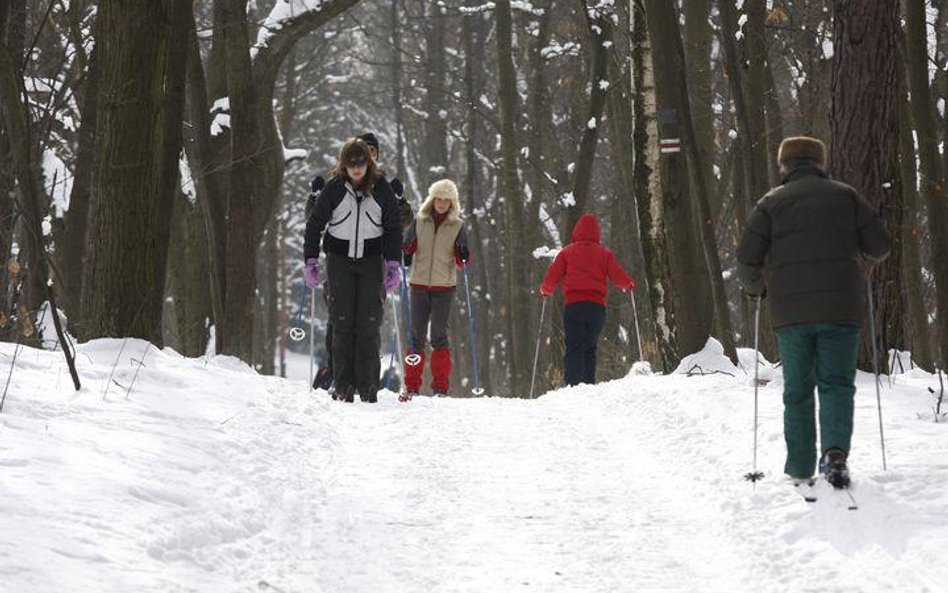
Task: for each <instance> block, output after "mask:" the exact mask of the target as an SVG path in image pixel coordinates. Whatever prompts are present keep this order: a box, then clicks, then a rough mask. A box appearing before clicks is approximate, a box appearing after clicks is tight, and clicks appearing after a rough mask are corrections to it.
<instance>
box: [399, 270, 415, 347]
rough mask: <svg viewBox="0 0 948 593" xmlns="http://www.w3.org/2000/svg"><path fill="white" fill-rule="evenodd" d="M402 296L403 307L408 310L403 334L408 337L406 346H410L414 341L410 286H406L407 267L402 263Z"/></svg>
mask: <svg viewBox="0 0 948 593" xmlns="http://www.w3.org/2000/svg"><path fill="white" fill-rule="evenodd" d="M402 298H403V299H404V300H405V308H406V310H407V311H408V318H407V319H405V328H406V330H405V335H406V336H407V338H408V347H409V348H412V346H413V344H414V343H415V340H414V337H413V336H412V331H411V288H410V287H409V286H408V268H407V267H406V266H405V264H402Z"/></svg>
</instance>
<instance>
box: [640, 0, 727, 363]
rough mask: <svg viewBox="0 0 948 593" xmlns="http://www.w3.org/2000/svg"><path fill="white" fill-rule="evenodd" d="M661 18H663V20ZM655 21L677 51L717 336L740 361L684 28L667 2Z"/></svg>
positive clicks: (683, 119) (686, 142)
mask: <svg viewBox="0 0 948 593" xmlns="http://www.w3.org/2000/svg"><path fill="white" fill-rule="evenodd" d="M658 21H661V23H660V24H659V23H658ZM653 22H656V25H657V26H659V27H661V28H660V29H659V30H660V31H661V32H662V34H663V36H665V35H667V36H669V37H670V38H671V42H672V44H674V45H673V47H674V49H675V50H677V51H675V52H674V53H671V54H665V58H666V59H668V58H671V62H672V70H673V71H675V72H676V73H677V76H678V84H679V89H678V90H679V92H678V101H677V106H676V107H675V109H677V110H678V111H679V113H681V123H680V125H679V130H680V131H681V132H682V134H681V138H682V141H683V143H684V145H685V148H686V151H687V154H688V159H689V163H688V164H689V167H688V169H689V171H690V172H691V180H692V183H693V185H694V196H695V198H696V199H697V203H698V216H699V217H700V228H701V240H702V246H703V251H704V259H705V264H706V266H707V273H708V276H709V277H710V278H709V280H710V285H711V296H712V299H713V306H714V327H715V334H716V336H717V338H718V339H719V340H720V341H721V344H722V345H723V346H724V354H725V355H726V356H727V357H728V358H730V359H731V361H732V362H734V363H735V364H737V362H738V360H737V349H736V347H735V345H734V330H733V329H732V326H731V312H730V308H729V305H728V299H727V293H726V292H725V291H724V277H723V276H722V274H721V258H720V256H719V255H718V244H717V238H716V235H715V232H714V231H715V225H714V220H713V219H712V218H711V199H710V195H709V193H710V192H709V189H708V185H707V184H708V179H707V176H706V174H705V173H706V171H705V166H704V165H703V164H702V162H701V154H700V151H699V150H698V138H697V137H696V134H695V129H694V123H693V119H692V114H691V100H690V99H689V92H688V81H687V76H686V69H685V50H684V44H683V43H682V39H681V32H680V31H679V29H678V19H677V14H676V11H675V10H674V7H673V6H671V5H670V4H669V5H665V10H663V11H661V12H659V13H658V14H656V15H653Z"/></svg>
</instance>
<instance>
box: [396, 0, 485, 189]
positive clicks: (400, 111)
mask: <svg viewBox="0 0 948 593" xmlns="http://www.w3.org/2000/svg"><path fill="white" fill-rule="evenodd" d="M398 2H399V0H392V9H391V18H392V47H393V48H394V51H392V106H393V107H394V109H395V163H396V165H395V173H396V174H397V175H402V176H404V175H405V109H404V105H402V53H401V47H402V39H401V20H400V17H399V14H398ZM467 20H468V19H464V22H465V23H466V22H467ZM465 39H466V38H465Z"/></svg>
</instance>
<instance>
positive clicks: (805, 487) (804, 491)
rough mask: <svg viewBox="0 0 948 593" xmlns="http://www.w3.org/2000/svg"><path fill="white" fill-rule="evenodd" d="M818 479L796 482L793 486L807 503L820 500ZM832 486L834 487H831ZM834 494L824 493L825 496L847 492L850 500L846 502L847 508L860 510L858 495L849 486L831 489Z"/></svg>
mask: <svg viewBox="0 0 948 593" xmlns="http://www.w3.org/2000/svg"><path fill="white" fill-rule="evenodd" d="M816 485H817V484H816V480H815V479H811V480H807V481H803V482H799V483H794V484H793V488H794V490H796V491H797V493H799V494H800V496H801V497H802V498H803V500H804V501H806V502H807V503H811V504H812V503H815V502H816V501H817V500H818V496H817V491H816ZM827 485H829V484H827ZM831 488H832V487H831ZM830 492H831V493H833V494H824V495H823V496H838V494H836V493H839V492H842V493H845V494H846V498H848V499H849V500H848V501H847V502H846V510H849V511H858V510H859V503H858V502H857V501H856V497H854V496H853V493H852V492H850V490H849V489H848V488H832V490H831V491H830Z"/></svg>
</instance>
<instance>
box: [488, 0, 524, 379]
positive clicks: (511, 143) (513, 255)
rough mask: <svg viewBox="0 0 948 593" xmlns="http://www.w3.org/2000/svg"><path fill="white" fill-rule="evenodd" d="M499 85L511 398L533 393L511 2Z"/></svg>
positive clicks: (505, 2)
mask: <svg viewBox="0 0 948 593" xmlns="http://www.w3.org/2000/svg"><path fill="white" fill-rule="evenodd" d="M495 13H496V18H497V23H496V31H495V35H496V40H497V41H496V43H497V47H496V49H497V81H498V87H499V91H498V92H499V95H500V97H499V98H500V125H501V129H500V144H501V147H500V152H501V172H500V176H501V178H500V187H501V192H500V193H501V195H502V196H503V197H502V199H503V203H504V219H505V227H504V230H505V234H506V238H505V239H506V245H505V246H504V263H505V268H506V269H505V273H506V275H507V307H506V309H507V310H506V317H507V347H508V349H507V365H508V367H507V374H508V377H509V381H510V383H509V388H510V393H511V395H517V396H521V397H522V396H524V395H526V394H527V392H528V391H529V388H530V386H529V377H528V371H527V369H528V368H529V367H528V363H527V360H528V355H527V353H526V352H527V349H526V348H525V345H526V343H527V341H528V339H527V338H526V336H524V335H523V328H524V324H523V316H524V310H525V308H526V306H529V305H528V304H527V303H526V302H525V299H524V297H523V293H524V292H525V290H524V287H523V280H522V278H523V272H522V269H523V264H522V261H521V259H522V258H523V257H524V255H523V253H522V251H521V250H520V249H519V238H520V237H521V236H522V235H521V233H522V229H523V221H522V215H523V213H522V211H521V205H522V204H523V198H522V192H521V188H520V179H519V175H518V162H517V125H516V122H517V73H516V71H515V70H514V62H513V31H512V22H511V7H510V0H499V1H498V2H497V4H496V9H495Z"/></svg>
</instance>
